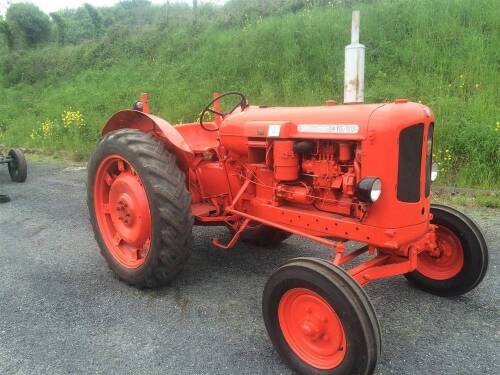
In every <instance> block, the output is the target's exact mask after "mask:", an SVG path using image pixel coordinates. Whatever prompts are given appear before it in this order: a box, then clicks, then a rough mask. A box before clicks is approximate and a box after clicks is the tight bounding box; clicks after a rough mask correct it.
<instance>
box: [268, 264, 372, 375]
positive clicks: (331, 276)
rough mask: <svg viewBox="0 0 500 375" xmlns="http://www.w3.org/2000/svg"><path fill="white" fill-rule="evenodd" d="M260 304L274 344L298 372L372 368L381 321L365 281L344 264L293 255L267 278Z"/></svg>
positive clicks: (350, 371) (349, 371)
mask: <svg viewBox="0 0 500 375" xmlns="http://www.w3.org/2000/svg"><path fill="white" fill-rule="evenodd" d="M262 306H263V307H262V310H263V316H264V322H265V324H266V328H267V332H268V334H269V337H270V338H271V341H272V342H273V344H274V347H275V348H276V350H277V351H278V353H279V354H280V355H281V357H282V358H283V360H284V361H285V362H287V363H288V365H289V366H290V367H291V368H292V369H294V370H295V371H297V372H298V373H299V374H308V375H309V374H321V375H325V374H333V375H341V374H342V375H344V374H345V375H347V374H371V373H372V372H373V371H374V369H375V366H376V363H377V359H378V356H379V354H380V347H381V338H380V328H379V325H378V320H377V317H376V315H375V311H374V309H373V306H372V305H371V303H370V301H369V299H368V297H367V295H366V294H365V292H364V291H363V289H362V288H361V286H360V285H359V284H357V283H356V282H355V281H354V280H353V279H352V278H351V277H350V276H349V275H348V274H347V273H346V272H345V271H343V270H342V269H340V268H338V267H336V266H334V265H333V264H331V263H329V262H327V261H323V260H320V259H315V258H297V259H293V260H291V261H290V262H288V263H287V264H285V265H284V266H282V267H280V268H279V269H278V270H276V271H275V272H274V273H273V275H272V276H271V277H270V278H269V281H268V282H267V284H266V287H265V289H264V295H263V297H262Z"/></svg>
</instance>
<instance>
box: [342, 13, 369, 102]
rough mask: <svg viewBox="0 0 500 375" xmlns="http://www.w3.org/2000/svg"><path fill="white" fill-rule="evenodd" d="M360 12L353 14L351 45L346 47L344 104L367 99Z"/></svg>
mask: <svg viewBox="0 0 500 375" xmlns="http://www.w3.org/2000/svg"><path fill="white" fill-rule="evenodd" d="M359 18H360V17H359V10H355V11H353V12H352V26H351V44H349V45H348V46H346V47H345V68H344V103H363V101H364V99H365V46H364V45H362V44H360V43H359V22H360V21H359Z"/></svg>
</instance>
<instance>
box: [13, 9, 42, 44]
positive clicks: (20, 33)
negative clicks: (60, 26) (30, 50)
mask: <svg viewBox="0 0 500 375" xmlns="http://www.w3.org/2000/svg"><path fill="white" fill-rule="evenodd" d="M5 20H6V22H7V26H8V27H9V30H10V32H11V33H12V35H13V38H14V42H17V41H20V42H21V43H22V44H27V45H28V46H30V47H31V46H34V45H36V44H39V43H43V42H45V41H47V40H48V39H49V37H50V19H49V16H47V15H46V14H45V13H43V12H42V11H41V10H40V9H39V8H38V7H36V6H35V5H33V4H26V3H19V4H12V5H11V6H10V7H9V9H7V15H6V18H5Z"/></svg>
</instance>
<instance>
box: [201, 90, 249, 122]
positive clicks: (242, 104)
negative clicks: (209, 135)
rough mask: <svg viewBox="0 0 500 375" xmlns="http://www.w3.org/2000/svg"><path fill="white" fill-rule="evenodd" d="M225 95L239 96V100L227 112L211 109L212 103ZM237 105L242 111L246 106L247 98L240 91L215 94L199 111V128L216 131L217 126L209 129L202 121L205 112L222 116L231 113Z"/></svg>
mask: <svg viewBox="0 0 500 375" xmlns="http://www.w3.org/2000/svg"><path fill="white" fill-rule="evenodd" d="M226 96H238V97H239V98H240V101H239V102H238V104H236V105H235V106H234V107H233V108H231V109H230V110H229V111H228V112H218V111H216V110H215V109H212V106H213V105H214V103H215V102H216V101H218V100H219V99H222V98H224V97H226ZM238 107H240V108H241V110H242V111H244V110H245V108H246V107H248V100H247V98H246V96H245V95H243V94H242V93H240V92H237V91H230V92H226V93H224V94H221V95H219V96H217V97H216V98H214V99H213V100H212V101H211V102H210V103H208V104H207V106H206V107H205V108H204V109H203V111H201V114H200V126H201V128H202V129H203V130H206V131H207V132H216V131H218V130H219V128H215V129H209V128H207V127H206V126H205V124H204V122H203V117H205V115H206V114H207V112H209V113H212V114H214V115H219V116H220V117H222V118H224V117H226V116H228V115H230V114H231V113H233V112H234V111H235V110H236V108H238Z"/></svg>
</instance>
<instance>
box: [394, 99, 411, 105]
mask: <svg viewBox="0 0 500 375" xmlns="http://www.w3.org/2000/svg"><path fill="white" fill-rule="evenodd" d="M394 103H396V104H404V103H408V99H405V98H400V99H396V100H394Z"/></svg>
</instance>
